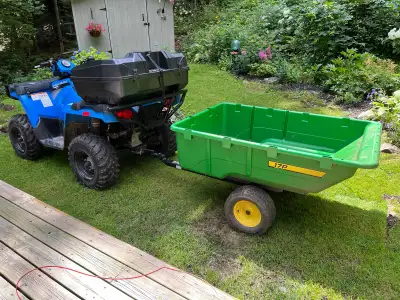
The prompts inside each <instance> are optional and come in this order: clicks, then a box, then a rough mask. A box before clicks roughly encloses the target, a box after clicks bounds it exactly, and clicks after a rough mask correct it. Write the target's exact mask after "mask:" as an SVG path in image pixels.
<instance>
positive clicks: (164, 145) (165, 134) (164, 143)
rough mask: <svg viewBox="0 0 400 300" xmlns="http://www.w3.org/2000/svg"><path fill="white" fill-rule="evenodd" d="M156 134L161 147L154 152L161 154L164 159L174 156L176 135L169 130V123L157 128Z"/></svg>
mask: <svg viewBox="0 0 400 300" xmlns="http://www.w3.org/2000/svg"><path fill="white" fill-rule="evenodd" d="M158 132H159V134H160V137H161V145H160V146H159V147H157V148H156V149H155V150H156V151H157V152H161V153H162V154H164V155H165V156H166V157H171V156H174V155H175V152H176V150H177V146H176V133H175V132H174V131H172V130H171V123H170V122H168V123H165V124H163V126H161V127H160V128H158Z"/></svg>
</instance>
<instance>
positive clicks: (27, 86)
mask: <svg viewBox="0 0 400 300" xmlns="http://www.w3.org/2000/svg"><path fill="white" fill-rule="evenodd" d="M54 80H55V79H54V78H52V79H46V80H41V81H32V82H23V83H15V84H10V85H9V86H8V90H9V92H10V93H12V92H15V93H16V94H17V95H25V94H31V93H36V92H40V91H44V90H48V89H51V83H52V82H53V81H54Z"/></svg>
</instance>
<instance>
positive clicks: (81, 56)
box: [71, 47, 111, 66]
mask: <svg viewBox="0 0 400 300" xmlns="http://www.w3.org/2000/svg"><path fill="white" fill-rule="evenodd" d="M89 58H93V59H95V60H101V59H110V58H111V56H110V54H108V53H107V52H100V51H97V50H96V49H95V48H94V47H90V48H89V49H88V50H78V51H75V52H74V55H73V56H72V57H71V60H72V62H73V63H74V64H76V65H77V66H78V65H80V64H83V63H84V62H85V61H86V60H88V59H89Z"/></svg>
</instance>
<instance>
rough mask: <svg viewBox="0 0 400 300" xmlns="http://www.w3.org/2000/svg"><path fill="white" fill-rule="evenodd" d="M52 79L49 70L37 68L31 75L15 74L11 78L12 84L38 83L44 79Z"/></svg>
mask: <svg viewBox="0 0 400 300" xmlns="http://www.w3.org/2000/svg"><path fill="white" fill-rule="evenodd" d="M52 77H53V73H52V72H51V70H50V68H39V69H34V70H33V71H32V72H31V73H29V74H27V75H22V74H20V73H17V74H16V75H15V77H14V78H13V82H15V83H17V82H27V81H39V80H44V79H49V78H52Z"/></svg>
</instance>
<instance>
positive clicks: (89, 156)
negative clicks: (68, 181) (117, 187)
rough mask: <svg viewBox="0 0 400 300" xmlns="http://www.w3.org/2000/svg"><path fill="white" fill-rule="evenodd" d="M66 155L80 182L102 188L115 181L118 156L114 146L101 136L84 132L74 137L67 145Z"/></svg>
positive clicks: (117, 172)
mask: <svg viewBox="0 0 400 300" xmlns="http://www.w3.org/2000/svg"><path fill="white" fill-rule="evenodd" d="M68 157H69V163H70V166H71V168H72V172H73V173H74V175H75V177H76V179H77V180H78V182H79V183H80V184H82V185H84V186H86V187H88V188H90V189H97V190H102V189H106V188H109V187H111V186H112V185H114V184H115V183H116V181H117V178H118V174H119V164H118V157H117V154H116V151H115V149H114V147H113V146H111V144H110V143H108V142H107V141H106V140H105V139H103V138H102V137H100V136H97V135H94V134H90V133H85V134H82V135H80V136H78V137H76V138H74V139H73V140H72V142H71V143H70V145H69V147H68Z"/></svg>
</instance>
